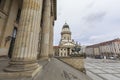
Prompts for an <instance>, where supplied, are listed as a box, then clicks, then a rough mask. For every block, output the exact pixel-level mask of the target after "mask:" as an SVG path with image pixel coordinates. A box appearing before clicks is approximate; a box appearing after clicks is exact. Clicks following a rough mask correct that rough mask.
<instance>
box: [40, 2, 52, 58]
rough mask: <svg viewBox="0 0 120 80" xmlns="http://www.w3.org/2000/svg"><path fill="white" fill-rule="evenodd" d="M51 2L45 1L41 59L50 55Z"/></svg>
mask: <svg viewBox="0 0 120 80" xmlns="http://www.w3.org/2000/svg"><path fill="white" fill-rule="evenodd" d="M50 16H51V0H44V9H43V16H42V17H43V18H42V19H43V20H42V22H43V23H42V39H41V53H40V56H39V58H40V57H42V58H48V55H49V44H50V43H49V37H50V36H49V33H50Z"/></svg>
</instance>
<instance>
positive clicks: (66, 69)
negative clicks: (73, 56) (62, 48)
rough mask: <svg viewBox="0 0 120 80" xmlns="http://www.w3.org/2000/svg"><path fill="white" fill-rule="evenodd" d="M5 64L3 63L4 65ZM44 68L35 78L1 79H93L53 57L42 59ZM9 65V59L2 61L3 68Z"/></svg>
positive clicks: (1, 66)
mask: <svg viewBox="0 0 120 80" xmlns="http://www.w3.org/2000/svg"><path fill="white" fill-rule="evenodd" d="M2 64H3V65H2ZM39 64H40V65H43V69H42V70H41V71H40V72H39V73H38V74H37V75H36V76H35V77H34V78H32V79H31V78H17V79H14V78H12V79H0V80H91V79H90V78H89V77H88V76H86V75H85V74H83V73H82V72H80V71H78V70H76V69H74V68H73V67H71V66H69V65H67V64H65V63H63V62H61V61H59V60H58V59H55V58H52V59H51V60H50V61H40V62H39ZM7 65H8V61H7V60H5V61H3V60H2V61H0V68H1V70H2V69H3V68H5V66H7Z"/></svg>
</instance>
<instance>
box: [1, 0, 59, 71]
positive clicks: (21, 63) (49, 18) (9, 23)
mask: <svg viewBox="0 0 120 80" xmlns="http://www.w3.org/2000/svg"><path fill="white" fill-rule="evenodd" d="M56 1H57V0H0V57H3V56H6V57H9V58H11V60H10V64H9V66H8V67H7V68H6V69H5V71H8V72H22V71H31V70H35V69H38V67H39V65H38V63H37V60H38V59H41V58H48V57H49V55H52V54H53V49H52V48H53V47H52V46H53V26H54V21H55V20H56V3H57V2H56Z"/></svg>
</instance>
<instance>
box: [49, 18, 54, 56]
mask: <svg viewBox="0 0 120 80" xmlns="http://www.w3.org/2000/svg"><path fill="white" fill-rule="evenodd" d="M53 23H54V17H53V16H51V24H50V33H49V35H50V38H49V42H50V45H49V56H50V57H52V56H53V35H54V33H53V30H54V27H53Z"/></svg>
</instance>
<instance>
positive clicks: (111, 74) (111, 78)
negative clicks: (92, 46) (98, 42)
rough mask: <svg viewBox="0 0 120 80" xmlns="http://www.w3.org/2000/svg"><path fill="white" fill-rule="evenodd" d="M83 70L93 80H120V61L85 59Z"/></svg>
mask: <svg viewBox="0 0 120 80" xmlns="http://www.w3.org/2000/svg"><path fill="white" fill-rule="evenodd" d="M84 61H85V68H86V72H87V75H88V76H90V77H91V78H92V79H93V80H120V61H118V60H103V59H91V58H87V59H85V60H84Z"/></svg>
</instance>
